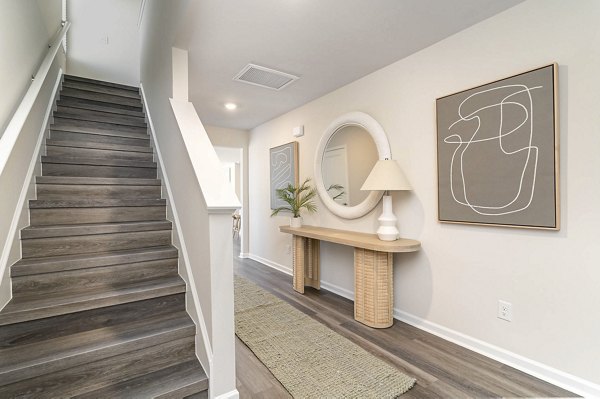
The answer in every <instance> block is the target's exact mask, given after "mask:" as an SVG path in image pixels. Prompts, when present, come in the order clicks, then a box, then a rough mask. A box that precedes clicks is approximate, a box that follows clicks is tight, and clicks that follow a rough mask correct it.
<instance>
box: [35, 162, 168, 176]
mask: <svg viewBox="0 0 600 399" xmlns="http://www.w3.org/2000/svg"><path fill="white" fill-rule="evenodd" d="M42 175H43V176H73V177H134V178H144V179H156V177H157V174H156V168H135V167H131V166H98V165H72V164H59V163H42Z"/></svg>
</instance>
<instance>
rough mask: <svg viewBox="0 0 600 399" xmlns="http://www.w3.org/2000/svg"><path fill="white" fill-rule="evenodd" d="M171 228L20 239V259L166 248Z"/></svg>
mask: <svg viewBox="0 0 600 399" xmlns="http://www.w3.org/2000/svg"><path fill="white" fill-rule="evenodd" d="M170 243H171V229H170V228H169V229H164V230H151V231H134V232H125V233H108V234H86V235H78V236H66V237H65V236H63V237H45V238H28V239H21V251H22V257H23V258H39V257H41V256H58V255H77V254H87V253H97V252H108V251H121V250H126V249H137V248H149V247H162V246H165V245H170Z"/></svg>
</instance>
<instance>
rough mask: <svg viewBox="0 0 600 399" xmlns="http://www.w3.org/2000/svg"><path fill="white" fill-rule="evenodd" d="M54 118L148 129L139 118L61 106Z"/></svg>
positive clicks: (57, 108)
mask: <svg viewBox="0 0 600 399" xmlns="http://www.w3.org/2000/svg"><path fill="white" fill-rule="evenodd" d="M53 116H54V117H55V118H67V119H77V120H82V121H89V122H106V123H112V124H115V125H125V126H138V127H144V128H145V127H146V120H145V119H144V118H143V117H139V116H129V115H119V114H114V113H110V112H104V111H93V110H88V109H81V108H73V107H67V106H64V105H59V106H57V107H56V110H55V111H54V114H53Z"/></svg>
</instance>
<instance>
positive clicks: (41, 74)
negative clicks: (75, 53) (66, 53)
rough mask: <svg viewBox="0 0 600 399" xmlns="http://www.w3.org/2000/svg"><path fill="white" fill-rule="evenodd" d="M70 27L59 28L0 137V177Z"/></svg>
mask: <svg viewBox="0 0 600 399" xmlns="http://www.w3.org/2000/svg"><path fill="white" fill-rule="evenodd" d="M70 27H71V23H70V22H66V23H65V25H64V26H63V27H62V28H61V30H60V31H59V33H58V35H57V36H56V38H55V40H54V42H53V43H52V44H51V45H50V49H49V50H48V53H47V54H46V57H44V60H43V61H42V63H41V65H40V67H39V68H38V70H37V72H36V74H35V76H34V78H33V81H32V82H31V85H30V86H29V89H28V90H27V93H26V94H25V97H23V101H21V104H20V105H19V107H18V108H17V110H16V111H15V113H14V115H13V117H12V119H11V120H10V122H9V123H8V125H7V126H6V129H5V130H4V133H3V134H2V137H0V175H2V172H3V171H4V167H5V166H6V163H7V162H8V158H9V156H10V153H11V152H12V150H13V147H14V146H15V143H16V142H17V138H18V137H19V133H21V130H22V129H23V125H24V124H25V121H26V120H27V117H28V116H29V112H31V108H32V107H33V104H34V103H35V100H36V99H37V97H38V94H39V93H40V90H41V88H42V85H43V84H44V81H45V80H46V76H47V75H48V71H49V70H50V66H51V65H52V62H53V61H54V58H55V57H56V53H57V52H58V49H59V48H60V45H61V43H62V41H63V39H64V38H65V37H66V35H67V32H68V31H69V28H70Z"/></svg>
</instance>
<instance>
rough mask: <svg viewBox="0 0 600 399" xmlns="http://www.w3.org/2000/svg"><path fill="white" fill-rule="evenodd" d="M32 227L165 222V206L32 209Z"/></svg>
mask: <svg viewBox="0 0 600 399" xmlns="http://www.w3.org/2000/svg"><path fill="white" fill-rule="evenodd" d="M29 217H30V221H31V225H32V226H51V225H54V224H85V223H117V222H143V221H153V220H164V219H165V217H166V207H165V206H139V207H137V206H136V207H111V208H54V209H30V210H29Z"/></svg>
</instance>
